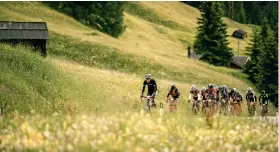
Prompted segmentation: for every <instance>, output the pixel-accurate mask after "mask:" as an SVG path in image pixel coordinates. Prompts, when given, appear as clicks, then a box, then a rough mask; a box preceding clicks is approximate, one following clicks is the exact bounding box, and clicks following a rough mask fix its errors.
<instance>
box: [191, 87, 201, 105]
mask: <svg viewBox="0 0 279 152" xmlns="http://www.w3.org/2000/svg"><path fill="white" fill-rule="evenodd" d="M199 92H200V90H199V89H198V88H197V87H196V86H195V85H194V84H193V85H192V86H191V89H190V94H189V100H188V103H189V102H190V101H191V100H193V99H196V100H200V95H199Z"/></svg>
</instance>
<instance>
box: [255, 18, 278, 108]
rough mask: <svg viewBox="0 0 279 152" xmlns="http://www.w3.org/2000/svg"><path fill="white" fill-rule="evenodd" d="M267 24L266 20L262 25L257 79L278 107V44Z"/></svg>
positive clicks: (260, 87) (259, 85) (259, 86)
mask: <svg viewBox="0 0 279 152" xmlns="http://www.w3.org/2000/svg"><path fill="white" fill-rule="evenodd" d="M267 22H268V21H267V19H265V20H264V24H263V25H262V32H261V34H262V42H263V52H262V56H261V60H260V70H259V75H258V77H257V80H258V82H257V87H258V88H259V89H260V90H265V91H267V92H268V93H269V94H270V97H271V101H272V102H273V103H274V104H275V105H276V106H278V105H277V104H278V43H277V41H276V38H275V36H274V33H273V31H272V30H271V29H270V27H269V26H268V23H267ZM264 30H266V31H264Z"/></svg>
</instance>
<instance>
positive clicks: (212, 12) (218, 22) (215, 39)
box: [194, 2, 233, 66]
mask: <svg viewBox="0 0 279 152" xmlns="http://www.w3.org/2000/svg"><path fill="white" fill-rule="evenodd" d="M200 11H201V18H198V22H197V23H198V25H199V26H198V27H197V35H196V40H195V43H194V50H195V51H196V52H197V54H202V55H203V56H202V57H201V60H203V61H206V62H208V63H210V64H214V65H218V66H229V64H230V60H231V58H232V56H233V54H232V51H231V50H232V49H231V48H229V47H228V44H229V41H228V40H227V39H226V38H227V37H228V35H227V25H226V24H225V23H224V22H223V20H222V10H221V7H220V3H219V2H202V4H201V8H200Z"/></svg>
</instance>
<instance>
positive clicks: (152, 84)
mask: <svg viewBox="0 0 279 152" xmlns="http://www.w3.org/2000/svg"><path fill="white" fill-rule="evenodd" d="M146 85H147V86H148V90H147V96H151V97H152V98H153V100H152V106H154V107H156V101H155V97H156V94H157V84H156V81H155V80H154V79H151V74H146V75H145V80H144V82H143V87H142V92H141V96H140V97H141V98H142V97H143V93H144V91H145V86H146Z"/></svg>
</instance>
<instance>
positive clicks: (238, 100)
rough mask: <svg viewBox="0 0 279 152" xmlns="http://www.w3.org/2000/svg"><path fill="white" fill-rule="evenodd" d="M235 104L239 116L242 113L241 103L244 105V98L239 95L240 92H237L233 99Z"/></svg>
mask: <svg viewBox="0 0 279 152" xmlns="http://www.w3.org/2000/svg"><path fill="white" fill-rule="evenodd" d="M233 102H234V104H236V106H237V107H238V108H237V109H238V111H237V115H239V114H240V113H241V112H242V109H241V103H242V96H241V94H240V93H239V91H237V92H236V94H235V96H234V97H233Z"/></svg>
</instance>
